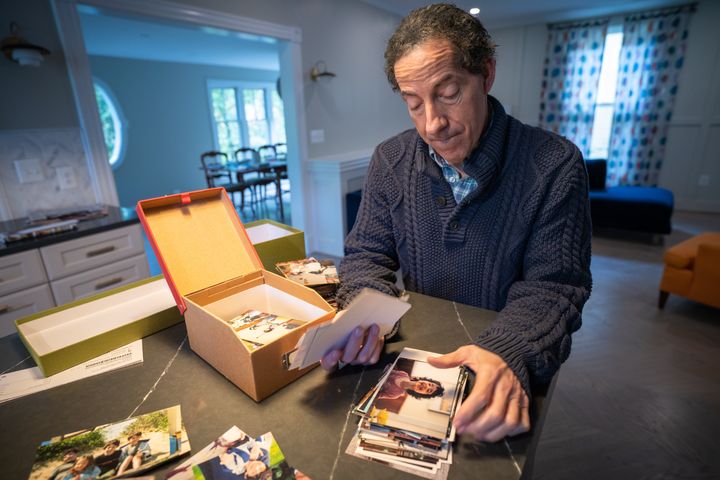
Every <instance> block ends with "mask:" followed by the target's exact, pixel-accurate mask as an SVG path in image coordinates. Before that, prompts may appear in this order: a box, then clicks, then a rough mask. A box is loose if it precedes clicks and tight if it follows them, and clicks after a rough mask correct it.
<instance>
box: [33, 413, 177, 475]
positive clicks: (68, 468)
mask: <svg viewBox="0 0 720 480" xmlns="http://www.w3.org/2000/svg"><path fill="white" fill-rule="evenodd" d="M189 452H190V442H189V441H188V438H187V432H186V431H185V427H184V426H183V424H182V416H181V414H180V406H179V405H177V406H174V407H171V408H166V409H164V410H158V411H157V412H152V413H148V414H145V415H140V416H138V417H133V418H130V419H127V420H122V421H120V422H115V423H110V424H106V425H101V426H98V427H95V428H92V429H88V430H79V431H77V432H72V433H67V434H64V435H59V436H57V437H53V438H52V439H51V440H48V441H46V442H43V443H42V444H40V446H39V447H38V449H37V453H36V459H35V463H34V464H33V467H32V470H31V472H30V477H29V478H30V479H31V480H35V479H37V480H40V479H42V480H46V479H48V478H51V479H55V480H75V479H82V480H92V479H110V478H128V477H137V476H139V475H141V474H144V473H146V472H147V471H148V470H150V469H152V468H155V467H156V466H158V465H160V464H161V463H165V462H167V461H169V460H171V459H174V458H176V457H179V456H181V455H184V454H186V453H189Z"/></svg>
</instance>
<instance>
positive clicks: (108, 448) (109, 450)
mask: <svg viewBox="0 0 720 480" xmlns="http://www.w3.org/2000/svg"><path fill="white" fill-rule="evenodd" d="M116 449H117V445H115V444H114V443H109V444H107V445H105V448H103V451H104V452H105V455H112V453H113V452H114V451H115V450H116Z"/></svg>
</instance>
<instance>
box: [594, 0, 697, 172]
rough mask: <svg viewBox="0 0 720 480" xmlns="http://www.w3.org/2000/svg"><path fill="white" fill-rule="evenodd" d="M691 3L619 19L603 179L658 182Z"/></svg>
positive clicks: (685, 41) (684, 45)
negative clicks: (619, 40) (619, 39)
mask: <svg viewBox="0 0 720 480" xmlns="http://www.w3.org/2000/svg"><path fill="white" fill-rule="evenodd" d="M693 11H694V7H693V6H689V7H688V6H685V7H680V8H674V9H667V10H660V11H655V12H649V13H645V14H637V15H631V16H628V17H626V18H625V21H624V23H623V42H622V48H621V51H620V61H619V64H618V81H617V92H616V95H615V106H614V112H613V124H612V134H611V138H610V150H609V155H608V175H607V183H608V185H610V186H614V185H645V186H656V185H657V183H658V180H659V176H660V170H661V168H662V164H663V160H664V157H665V144H666V143H667V131H668V125H669V123H670V119H671V118H672V110H673V106H674V103H675V96H676V95H677V91H678V81H679V78H680V72H681V70H682V66H683V63H684V57H685V48H686V43H687V37H688V26H689V22H690V15H691V13H692V12H693Z"/></svg>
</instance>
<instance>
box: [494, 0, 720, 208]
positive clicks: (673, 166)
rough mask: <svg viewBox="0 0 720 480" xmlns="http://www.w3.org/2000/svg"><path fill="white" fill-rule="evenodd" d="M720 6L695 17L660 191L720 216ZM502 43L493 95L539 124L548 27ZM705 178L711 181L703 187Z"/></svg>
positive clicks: (509, 32)
mask: <svg viewBox="0 0 720 480" xmlns="http://www.w3.org/2000/svg"><path fill="white" fill-rule="evenodd" d="M718 25H720V2H716V1H713V0H704V1H701V2H699V4H698V9H697V12H695V14H694V15H693V17H692V20H691V24H690V35H689V38H688V45H687V55H686V57H685V65H684V67H683V71H682V73H681V77H680V81H679V90H678V95H677V97H676V100H675V111H674V114H673V118H672V121H671V123H670V129H669V132H668V144H667V150H666V152H665V163H664V166H663V170H662V172H661V176H660V186H661V187H665V188H668V189H670V190H672V191H673V193H674V194H675V206H676V209H678V210H694V211H706V212H720V29H718V28H717V26H718ZM490 30H491V32H490V33H491V35H492V36H493V38H494V40H495V42H496V43H497V44H498V49H497V55H498V60H497V74H496V78H495V85H494V87H493V89H492V92H491V93H492V94H493V95H495V96H496V97H497V98H498V99H499V100H500V101H501V102H502V103H503V104H504V105H506V106H510V108H511V112H512V115H513V116H515V117H516V118H518V119H520V120H521V121H523V122H525V123H528V124H531V125H537V123H538V115H539V109H540V89H541V83H542V67H543V62H544V59H545V46H546V44H547V28H546V26H545V25H530V26H524V27H515V28H506V29H499V30H495V31H493V30H492V28H490ZM701 176H705V179H706V180H707V181H708V183H707V184H706V185H701V184H700V183H701Z"/></svg>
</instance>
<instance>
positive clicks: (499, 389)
mask: <svg viewBox="0 0 720 480" xmlns="http://www.w3.org/2000/svg"><path fill="white" fill-rule="evenodd" d="M428 362H429V363H430V364H431V365H433V366H434V367H438V368H450V367H457V366H460V365H465V366H466V367H468V368H470V369H471V370H472V371H473V372H475V385H474V386H473V389H472V391H471V392H470V395H468V397H467V399H465V401H464V402H463V404H462V406H461V407H460V408H459V409H458V411H457V412H456V413H455V419H454V420H453V425H454V426H455V429H456V430H457V432H458V433H467V434H470V435H472V436H473V437H475V439H477V440H480V441H486V442H496V441H498V440H501V439H503V438H505V437H506V436H513V435H517V434H519V433H523V432H527V431H528V430H530V414H529V410H528V407H529V403H530V402H529V400H528V396H527V394H526V393H525V390H523V388H522V385H520V380H518V378H517V376H515V374H514V373H513V371H512V370H511V369H510V367H509V366H508V364H507V363H505V361H504V360H503V359H502V358H500V357H499V356H498V355H496V354H494V353H492V352H490V351H488V350H485V349H483V348H480V347H478V346H477V345H465V346H463V347H460V348H458V349H457V350H455V351H454V352H451V353H448V354H447V355H443V356H441V357H430V358H428Z"/></svg>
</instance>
